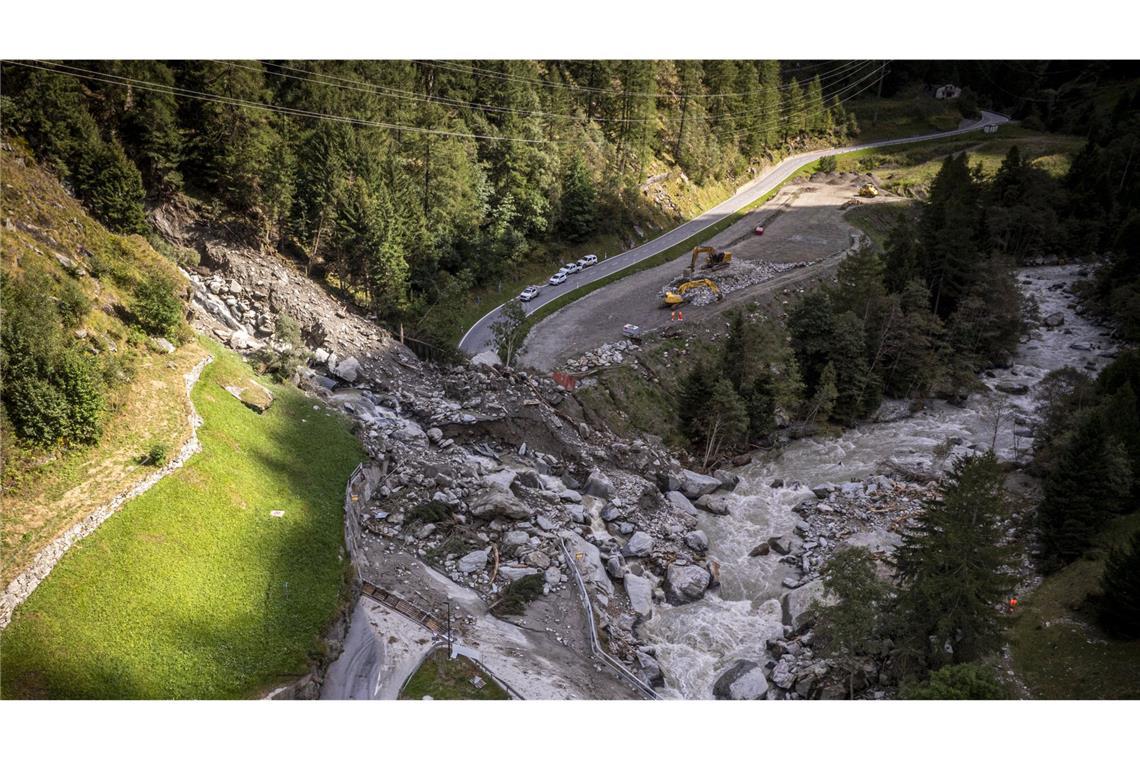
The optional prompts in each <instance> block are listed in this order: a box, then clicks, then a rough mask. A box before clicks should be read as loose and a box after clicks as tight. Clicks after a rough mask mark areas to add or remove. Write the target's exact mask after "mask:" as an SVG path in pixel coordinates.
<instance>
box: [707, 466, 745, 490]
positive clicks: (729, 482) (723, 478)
mask: <svg viewBox="0 0 1140 760" xmlns="http://www.w3.org/2000/svg"><path fill="white" fill-rule="evenodd" d="M713 477H714V478H716V479H717V480H719V481H720V485H721V487H722V488H724V489H725V490H726V491H731V490H732V489H734V488H736V486H737V485H739V484H740V476H739V475H736V474H733V473H731V472H729V471H728V470H713Z"/></svg>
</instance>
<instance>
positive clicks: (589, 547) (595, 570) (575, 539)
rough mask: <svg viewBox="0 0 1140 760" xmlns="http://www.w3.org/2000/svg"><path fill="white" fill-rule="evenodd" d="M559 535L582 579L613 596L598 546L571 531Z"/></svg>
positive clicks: (612, 585) (611, 585)
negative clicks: (563, 540)
mask: <svg viewBox="0 0 1140 760" xmlns="http://www.w3.org/2000/svg"><path fill="white" fill-rule="evenodd" d="M559 535H560V536H562V538H563V539H565V541H566V545H567V548H568V549H569V550H570V558H571V559H572V560H573V561H574V562H575V563H576V564H577V565H578V572H579V573H581V574H582V580H584V581H586V582H587V583H593V584H594V585H595V586H597V587H598V590H599V591H604V592H605V593H606V595H608V596H613V593H614V584H613V581H611V580H610V576H609V575H608V574H607V573H606V566H605V565H604V564H603V563H602V553H601V552H600V551H598V547H596V546H594V545H593V544H591V543H590V542H589V541H587V540H586V539H584V538H582V537H581V536H579V535H578V534H577V533H574V532H573V531H569V530H565V531H562V533H560V534H559Z"/></svg>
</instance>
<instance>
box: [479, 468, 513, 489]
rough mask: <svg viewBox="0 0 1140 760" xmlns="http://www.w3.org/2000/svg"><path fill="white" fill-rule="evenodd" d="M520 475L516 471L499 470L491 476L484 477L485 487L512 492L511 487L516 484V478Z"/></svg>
mask: <svg viewBox="0 0 1140 760" xmlns="http://www.w3.org/2000/svg"><path fill="white" fill-rule="evenodd" d="M517 477H518V473H516V472H515V471H514V470H499V471H497V472H492V473H491V474H490V475H484V476H483V485H485V486H487V487H488V488H495V489H498V490H500V491H510V490H511V486H513V485H514V484H515V478H517Z"/></svg>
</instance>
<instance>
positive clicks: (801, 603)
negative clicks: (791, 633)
mask: <svg viewBox="0 0 1140 760" xmlns="http://www.w3.org/2000/svg"><path fill="white" fill-rule="evenodd" d="M816 601H818V602H819V603H820V604H829V603H832V601H831V599H830V597H828V596H827V595H826V594H825V593H824V590H823V581H821V580H819V579H816V580H814V581H812V582H811V583H805V584H804V585H802V586H800V587H799V588H796V589H792V590H791V591H789V592H788V593H786V594H784V596H783V597H782V598H781V599H780V606H781V607H782V608H783V611H784V623H785V624H787V625H790V626H791V627H792V629H793V630H796V631H798V630H800V629H802V628H803V627H804V626H806V625H808V624H809V623H811V622H813V620H814V618H815V615H814V613H813V611H812V603H813V602H816Z"/></svg>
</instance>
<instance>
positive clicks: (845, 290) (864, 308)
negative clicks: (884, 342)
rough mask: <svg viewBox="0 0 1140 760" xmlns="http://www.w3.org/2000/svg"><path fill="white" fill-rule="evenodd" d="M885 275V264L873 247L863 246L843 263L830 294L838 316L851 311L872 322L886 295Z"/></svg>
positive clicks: (840, 265)
mask: <svg viewBox="0 0 1140 760" xmlns="http://www.w3.org/2000/svg"><path fill="white" fill-rule="evenodd" d="M884 272H885V267H884V266H883V260H882V258H880V257H879V254H878V251H876V250H875V247H874V246H872V245H864V246H862V247H860V248H859V250H857V251H855V253H853V254H851V255H849V256H847V257H846V258H845V259H843V261H841V262H840V264H839V269H838V271H837V272H836V278H837V280H838V282H837V284H836V287H835V289H834V290H833V291H832V294H831V303H832V305H833V306H834V308H835V311H836V313H842V312H844V311H850V312H852V313H854V314H855V316H857V317H859V318H860V319H862V320H864V321H867V320H868V319H870V318H871V317H872V315H873V313H874V311H875V310H876V309H881V308H882V301H883V299H884V298H885V297H886V295H887V290H886V288H885V287H884V285H883V274H884Z"/></svg>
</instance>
